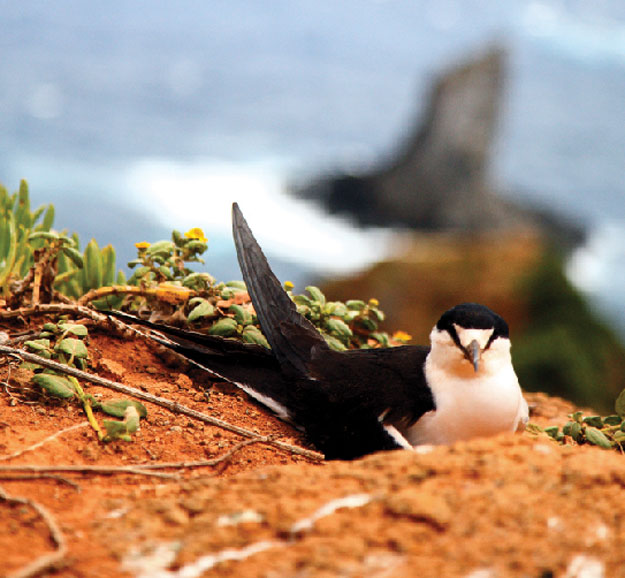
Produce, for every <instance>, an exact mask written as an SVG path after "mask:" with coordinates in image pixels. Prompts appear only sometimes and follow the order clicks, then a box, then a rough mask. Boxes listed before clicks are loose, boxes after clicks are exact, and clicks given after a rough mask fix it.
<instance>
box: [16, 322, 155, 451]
mask: <svg viewBox="0 0 625 578" xmlns="http://www.w3.org/2000/svg"><path fill="white" fill-rule="evenodd" d="M88 337H89V331H88V330H87V327H85V326H84V325H81V324H78V323H71V322H70V321H68V320H66V319H61V320H60V321H58V323H45V324H44V326H43V328H42V331H41V333H40V334H39V337H38V338H37V339H33V340H31V341H26V343H25V344H24V345H25V346H26V347H27V348H28V349H30V350H31V351H32V352H33V353H36V354H37V355H39V356H41V357H43V358H45V359H52V360H54V361H57V362H59V363H62V364H64V365H68V366H70V367H76V368H77V369H85V367H86V365H87V360H88V359H89V351H88V349H87V339H88ZM24 365H28V366H29V367H30V368H31V369H33V370H34V372H35V375H34V377H33V383H34V384H35V385H37V386H39V387H40V388H41V390H42V391H43V392H44V394H45V395H47V396H49V397H51V398H53V399H57V400H64V401H75V402H78V403H79V404H80V405H81V406H82V408H83V410H84V412H85V414H86V416H87V419H88V420H89V424H90V425H91V427H92V428H93V430H94V431H95V432H96V434H97V435H98V438H99V439H100V440H101V441H112V440H116V439H120V440H124V441H130V439H131V438H130V434H132V433H134V432H136V431H137V430H138V429H139V419H140V418H141V417H145V416H146V415H147V410H146V408H145V406H143V404H141V403H139V402H138V401H131V400H125V399H122V400H109V401H105V402H101V401H99V400H98V399H96V398H95V397H94V396H92V395H90V394H88V393H85V391H84V389H83V388H82V386H81V384H80V382H79V381H78V380H77V379H76V378H75V377H73V376H71V375H70V376H64V375H59V374H58V373H56V372H54V371H52V370H51V369H43V368H41V367H39V366H38V365H36V364H24ZM93 410H100V411H102V412H104V413H106V414H108V415H110V416H113V417H120V418H123V419H122V420H121V421H118V420H103V421H102V424H103V426H104V429H105V431H106V433H105V432H103V431H102V429H101V428H100V425H99V424H98V422H97V420H96V418H95V416H94V415H93Z"/></svg>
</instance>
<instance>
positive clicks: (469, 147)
mask: <svg viewBox="0 0 625 578" xmlns="http://www.w3.org/2000/svg"><path fill="white" fill-rule="evenodd" d="M504 76H505V54H504V52H503V50H502V49H500V48H492V49H491V50H489V51H488V52H486V53H485V54H483V55H481V56H480V57H479V58H477V59H474V60H471V61H469V62H466V63H464V64H462V65H460V66H458V67H456V68H454V69H452V70H450V71H448V72H447V73H445V74H443V75H441V76H440V77H439V78H438V80H437V81H436V82H435V84H434V87H433V89H432V92H431V94H430V97H429V100H428V102H427V105H426V107H425V112H424V115H423V119H422V121H421V122H420V123H418V125H417V126H416V127H415V129H414V130H413V131H412V132H411V134H410V135H409V137H408V138H407V140H406V141H405V142H404V144H403V146H402V147H401V148H400V150H399V152H398V154H396V155H395V156H394V158H393V159H392V160H391V161H390V162H387V163H386V164H384V165H383V166H380V167H379V168H378V169H376V170H373V171H371V172H369V173H366V174H345V173H344V174H338V175H333V176H330V177H323V178H320V179H318V180H317V181H315V182H312V183H311V184H309V185H307V186H305V187H302V188H300V189H298V190H295V191H294V192H295V194H297V195H298V196H303V197H306V198H314V199H319V200H321V201H322V202H323V203H324V204H325V205H326V207H327V208H328V210H329V211H330V212H332V213H347V214H349V215H351V216H353V217H354V218H355V219H356V221H357V222H358V223H359V224H361V225H380V226H404V227H408V228H413V229H422V230H472V231H483V230H492V229H500V228H502V227H508V226H511V225H518V224H537V223H541V224H546V222H545V219H544V218H543V217H542V216H539V215H538V214H536V213H533V212H530V211H528V210H526V209H523V208H521V207H518V206H516V205H515V204H514V203H512V202H510V201H507V200H505V199H503V198H502V197H500V196H499V195H498V194H497V192H496V191H495V187H494V185H493V184H492V182H491V178H490V171H489V168H490V167H489V165H490V160H491V152H492V151H491V149H492V143H493V138H494V136H495V134H496V130H497V121H498V116H499V109H500V103H501V96H502V91H503V84H504ZM551 224H552V223H549V225H551Z"/></svg>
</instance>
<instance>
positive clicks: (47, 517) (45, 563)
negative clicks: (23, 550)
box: [0, 488, 67, 578]
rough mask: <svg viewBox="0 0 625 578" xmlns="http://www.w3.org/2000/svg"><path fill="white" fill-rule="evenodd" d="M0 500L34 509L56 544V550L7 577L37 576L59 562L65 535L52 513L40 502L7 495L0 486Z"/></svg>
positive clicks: (63, 555) (64, 543)
mask: <svg viewBox="0 0 625 578" xmlns="http://www.w3.org/2000/svg"><path fill="white" fill-rule="evenodd" d="M0 500H4V501H5V502H8V503H13V504H23V505H26V506H30V507H31V508H33V510H35V511H36V512H37V513H38V514H39V516H40V517H41V519H42V520H43V521H44V523H45V524H46V526H47V527H48V530H49V531H50V537H51V538H52V541H53V542H54V545H55V546H56V550H55V551H54V552H52V553H50V554H44V555H43V556H40V557H39V558H37V559H36V560H35V561H34V562H31V563H30V564H28V565H27V566H24V568H22V569H21V570H18V571H17V572H14V573H13V574H10V575H9V576H8V578H31V577H32V576H37V575H38V574H41V573H42V572H44V571H46V570H49V569H51V568H53V567H54V566H56V565H57V564H59V562H61V561H62V560H63V558H65V555H66V554H67V544H66V542H65V537H64V536H63V532H61V529H60V528H59V526H58V524H57V523H56V520H55V519H54V518H53V517H52V514H50V512H48V510H46V509H45V508H44V507H43V506H42V505H41V504H38V503H37V502H33V501H32V500H29V499H27V498H15V497H12V496H9V495H8V494H7V493H6V492H5V491H4V489H3V488H0Z"/></svg>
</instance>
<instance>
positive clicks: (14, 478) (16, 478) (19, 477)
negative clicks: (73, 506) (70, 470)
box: [0, 473, 81, 492]
mask: <svg viewBox="0 0 625 578" xmlns="http://www.w3.org/2000/svg"><path fill="white" fill-rule="evenodd" d="M0 479H2V480H6V481H7V482H24V481H32V480H54V481H55V482H61V483H62V484H67V485H68V486H71V487H72V488H74V489H75V490H76V491H77V492H80V491H81V490H80V486H79V485H78V484H77V483H76V482H74V481H73V480H70V479H69V478H64V477H63V476H57V475H55V474H45V473H42V474H30V475H27V474H2V473H0Z"/></svg>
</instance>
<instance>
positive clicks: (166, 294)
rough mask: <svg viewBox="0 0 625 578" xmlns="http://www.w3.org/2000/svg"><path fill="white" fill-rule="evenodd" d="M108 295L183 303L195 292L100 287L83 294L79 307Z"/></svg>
mask: <svg viewBox="0 0 625 578" xmlns="http://www.w3.org/2000/svg"><path fill="white" fill-rule="evenodd" d="M110 295H137V296H141V297H163V298H165V299H164V300H166V301H168V302H171V301H172V300H174V301H175V302H179V303H184V302H186V301H188V300H189V299H191V297H195V296H196V295H197V291H193V290H192V289H188V288H186V287H178V286H176V285H167V284H165V285H159V286H158V287H154V288H147V287H135V286H134V285H113V286H111V287H100V288H98V289H92V290H91V291H89V292H87V293H85V294H84V295H83V296H82V297H81V298H80V299H78V304H79V305H85V304H87V303H89V302H91V301H95V300H96V299H101V298H102V297H108V296H110Z"/></svg>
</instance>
